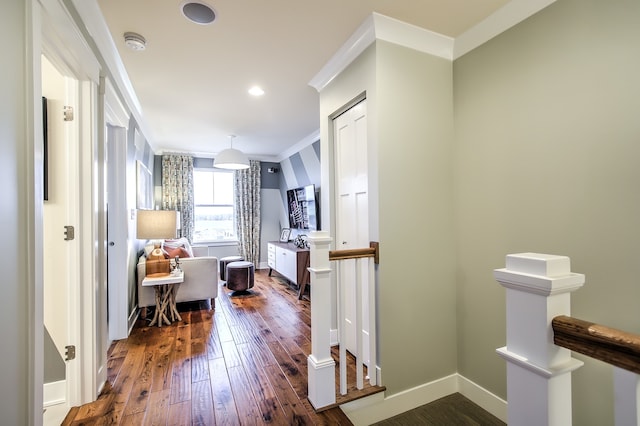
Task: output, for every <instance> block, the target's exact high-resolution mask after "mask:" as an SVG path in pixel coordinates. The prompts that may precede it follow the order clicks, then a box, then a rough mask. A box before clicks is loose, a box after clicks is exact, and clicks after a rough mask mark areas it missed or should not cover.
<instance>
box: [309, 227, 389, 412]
mask: <svg viewBox="0 0 640 426" xmlns="http://www.w3.org/2000/svg"><path fill="white" fill-rule="evenodd" d="M332 241H333V240H332V239H331V237H329V234H328V233H327V232H325V231H317V232H312V233H310V235H309V237H308V242H309V246H310V262H309V268H308V270H309V273H310V278H311V354H310V355H309V357H308V358H307V365H308V379H309V380H308V399H309V401H310V402H311V405H312V406H313V407H314V409H315V410H322V409H323V408H326V407H331V406H334V405H336V404H337V403H338V400H340V402H339V403H343V402H344V398H343V397H340V398H339V399H338V398H336V368H335V367H336V365H335V364H336V361H335V360H334V359H333V358H332V355H331V341H330V340H331V339H330V333H329V330H331V328H332V314H331V309H329V306H331V304H332V303H335V300H332V287H333V286H334V285H335V281H333V279H334V278H332V277H334V276H333V273H332V266H331V265H332V263H331V262H332V261H333V262H334V263H335V262H336V261H340V262H342V261H346V260H351V259H355V262H354V263H355V265H354V266H352V265H348V266H347V265H345V266H344V267H350V268H351V267H354V268H355V283H356V284H355V291H356V300H357V303H356V312H355V314H354V323H355V329H356V330H362V312H363V304H364V306H365V307H366V308H367V309H368V313H369V316H368V321H369V324H371V326H370V327H369V345H368V349H369V366H370V368H369V369H367V372H368V375H369V384H370V385H371V386H372V387H377V367H376V365H377V362H376V350H375V348H376V330H375V323H376V321H375V315H376V313H375V269H374V265H375V264H377V263H378V262H379V244H378V243H377V242H372V243H370V246H369V247H368V248H361V249H348V250H329V247H330V245H331V243H332ZM371 259H372V260H371ZM362 262H366V264H362ZM341 267H343V266H341ZM363 276H364V277H366V278H365V279H363ZM365 285H368V286H367V290H366V291H364V292H363V287H364V286H365ZM363 294H366V295H367V296H368V297H366V300H363ZM337 298H338V303H339V304H341V303H342V299H343V297H341V296H340V291H339V293H338V296H337ZM338 311H339V312H344V308H343V307H338ZM343 317H344V315H343ZM371 318H373V319H371ZM343 321H344V319H343ZM338 328H339V329H341V330H344V326H343V325H339V326H338ZM341 343H342V342H341ZM355 347H356V350H355V352H356V353H355V354H354V355H355V359H356V386H355V388H356V389H357V390H358V391H360V392H362V390H363V387H364V377H363V376H364V362H363V358H364V357H363V353H364V351H363V337H362V332H360V333H356V342H355ZM339 352H340V354H339V377H338V378H339V394H340V395H343V396H344V395H345V394H346V393H347V383H346V380H347V374H346V366H347V360H346V349H345V345H344V344H341V345H340V348H339ZM379 388H382V387H379ZM349 393H350V394H351V391H350V392H349ZM363 395H364V394H363Z"/></svg>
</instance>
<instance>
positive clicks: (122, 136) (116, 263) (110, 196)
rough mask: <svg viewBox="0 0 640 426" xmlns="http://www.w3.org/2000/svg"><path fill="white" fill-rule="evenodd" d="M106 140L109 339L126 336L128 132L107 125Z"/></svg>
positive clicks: (127, 307)
mask: <svg viewBox="0 0 640 426" xmlns="http://www.w3.org/2000/svg"><path fill="white" fill-rule="evenodd" d="M106 141H107V242H108V243H107V292H108V298H107V300H108V310H107V312H108V319H107V320H108V323H109V339H110V340H112V341H113V340H119V339H124V338H126V337H127V336H128V334H129V331H128V329H129V326H128V324H129V320H128V318H129V315H128V312H129V302H128V292H127V290H128V280H129V275H128V272H127V257H128V253H129V250H128V242H127V231H128V230H127V227H128V221H127V199H126V192H127V191H126V188H127V184H126V176H127V169H126V164H127V132H126V129H125V128H123V127H118V126H112V125H110V124H107V125H106Z"/></svg>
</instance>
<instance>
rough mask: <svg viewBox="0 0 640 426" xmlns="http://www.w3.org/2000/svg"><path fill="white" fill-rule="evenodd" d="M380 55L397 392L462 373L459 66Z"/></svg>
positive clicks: (387, 349)
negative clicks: (456, 159) (455, 164)
mask: <svg viewBox="0 0 640 426" xmlns="http://www.w3.org/2000/svg"><path fill="white" fill-rule="evenodd" d="M376 53H377V55H376V69H377V81H376V87H377V93H378V109H377V112H378V120H377V126H378V129H377V132H378V137H379V141H378V154H379V158H378V164H377V171H378V173H377V179H378V184H379V197H380V204H379V214H380V223H379V227H380V243H381V248H380V250H381V260H380V289H379V312H380V324H379V333H380V345H381V368H382V372H383V380H384V383H385V385H386V386H387V388H388V389H389V392H388V395H390V394H393V393H396V392H398V391H401V390H405V389H408V388H412V387H415V386H418V385H422V384H424V383H427V382H430V381H432V380H435V379H439V378H441V377H443V376H447V375H450V374H453V373H455V372H456V337H455V334H456V313H455V296H456V294H455V262H454V256H455V252H454V244H455V238H454V228H453V223H454V220H453V217H454V215H453V175H452V172H451V169H452V154H453V102H452V81H451V79H452V64H451V62H450V61H448V60H445V59H440V58H436V57H434V56H431V55H427V54H424V53H421V52H418V51H416V50H412V49H408V48H405V47H401V46H398V45H395V44H391V43H388V42H383V41H378V42H376ZM425 76H426V78H425Z"/></svg>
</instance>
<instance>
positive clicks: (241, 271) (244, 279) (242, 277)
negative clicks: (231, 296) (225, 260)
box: [227, 261, 254, 291]
mask: <svg viewBox="0 0 640 426" xmlns="http://www.w3.org/2000/svg"><path fill="white" fill-rule="evenodd" d="M253 278H254V266H253V263H251V262H244V261H240V262H231V263H229V264H228V265H227V288H228V289H229V290H233V291H246V290H249V289H250V288H251V287H253Z"/></svg>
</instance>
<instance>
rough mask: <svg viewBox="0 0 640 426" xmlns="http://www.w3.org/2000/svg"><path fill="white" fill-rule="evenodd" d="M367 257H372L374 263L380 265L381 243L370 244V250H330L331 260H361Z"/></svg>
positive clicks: (373, 242)
mask: <svg viewBox="0 0 640 426" xmlns="http://www.w3.org/2000/svg"><path fill="white" fill-rule="evenodd" d="M365 257H372V258H373V263H375V264H376V265H378V264H379V263H380V243H378V242H377V241H372V242H370V243H369V248H359V249H348V250H329V260H347V259H361V258H365Z"/></svg>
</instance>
